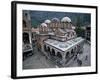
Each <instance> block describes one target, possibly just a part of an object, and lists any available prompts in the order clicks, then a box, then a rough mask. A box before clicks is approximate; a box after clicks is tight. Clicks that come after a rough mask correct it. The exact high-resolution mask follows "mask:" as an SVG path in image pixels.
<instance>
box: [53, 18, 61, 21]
mask: <svg viewBox="0 0 100 80" xmlns="http://www.w3.org/2000/svg"><path fill="white" fill-rule="evenodd" d="M59 21H60V20H59V19H58V18H53V19H52V22H59Z"/></svg>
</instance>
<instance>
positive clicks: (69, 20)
mask: <svg viewBox="0 0 100 80" xmlns="http://www.w3.org/2000/svg"><path fill="white" fill-rule="evenodd" d="M61 22H69V23H70V22H71V19H70V18H69V17H63V18H62V19H61Z"/></svg>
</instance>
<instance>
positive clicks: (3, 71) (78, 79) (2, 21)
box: [0, 0, 100, 80]
mask: <svg viewBox="0 0 100 80" xmlns="http://www.w3.org/2000/svg"><path fill="white" fill-rule="evenodd" d="M10 1H11V0H0V37H1V38H0V80H11V78H10V70H11V69H10V68H11V66H10V65H11V48H10V47H11V34H10V33H11V14H10V13H11V12H10V9H11V4H10V3H11V2H10ZM22 1H23V0H22ZM24 1H27V0H24ZM30 1H34V2H36V1H37V2H50V3H64V4H79V5H80V4H82V5H98V6H99V14H100V0H30ZM98 17H99V20H98V21H100V15H99V16H98ZM99 26H100V24H99V25H98V27H99ZM98 30H100V27H99V28H98ZM98 32H99V33H98V34H100V31H98ZM98 41H100V36H99V37H98ZM99 43H100V42H98V44H99ZM99 47H100V45H99ZM99 52H100V49H99ZM99 52H98V53H99ZM98 57H100V54H98ZM98 61H100V58H99V60H98ZM98 65H99V67H100V64H98ZM99 71H100V69H99ZM32 79H33V78H32ZM32 79H27V80H32ZM99 79H100V73H99V74H92V75H77V76H62V77H47V78H42V80H99ZM20 80H21V79H20ZM23 80H24V79H23ZM34 80H41V79H40V78H35V79H34Z"/></svg>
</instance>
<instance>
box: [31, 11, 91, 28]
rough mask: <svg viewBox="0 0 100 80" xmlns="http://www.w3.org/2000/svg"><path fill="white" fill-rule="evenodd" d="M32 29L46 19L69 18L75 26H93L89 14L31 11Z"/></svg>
mask: <svg viewBox="0 0 100 80" xmlns="http://www.w3.org/2000/svg"><path fill="white" fill-rule="evenodd" d="M30 16H31V21H32V22H31V23H32V27H37V25H39V24H41V23H43V22H44V21H45V20H46V19H50V20H51V19H52V18H59V19H60V20H61V19H62V18H63V17H66V16H67V17H69V18H71V20H72V23H73V24H74V25H75V26H78V25H79V26H84V25H88V24H91V23H90V22H91V14H89V13H71V12H51V11H30Z"/></svg>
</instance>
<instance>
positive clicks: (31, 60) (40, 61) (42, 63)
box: [23, 42, 91, 69]
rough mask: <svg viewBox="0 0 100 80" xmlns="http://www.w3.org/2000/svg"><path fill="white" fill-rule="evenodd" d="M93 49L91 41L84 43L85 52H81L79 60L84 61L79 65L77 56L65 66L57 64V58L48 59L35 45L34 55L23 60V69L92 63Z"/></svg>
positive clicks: (76, 65)
mask: <svg viewBox="0 0 100 80" xmlns="http://www.w3.org/2000/svg"><path fill="white" fill-rule="evenodd" d="M90 51H91V49H90V44H89V43H86V42H85V43H84V46H83V53H81V54H79V55H78V57H79V60H81V61H82V64H81V65H79V62H78V60H77V58H76V59H75V57H73V58H71V59H70V60H69V62H68V63H67V64H65V65H64V66H62V65H60V64H57V62H55V60H53V59H52V58H50V59H47V58H46V57H45V55H43V54H42V53H41V52H40V51H38V50H37V48H36V47H34V54H33V55H32V56H29V57H27V58H26V59H25V60H24V61H23V69H42V68H59V67H81V66H82V67H83V66H90V65H91V63H90V62H91V58H90V56H91V52H90Z"/></svg>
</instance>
